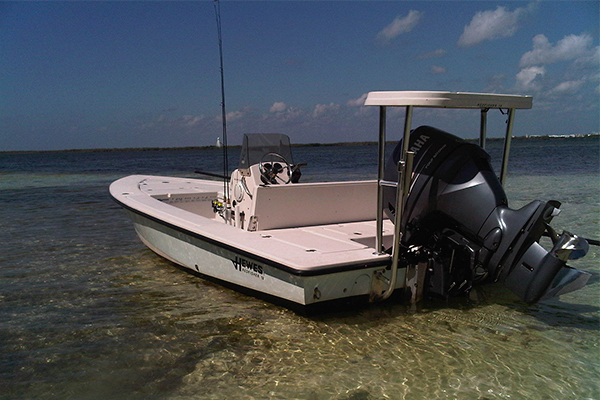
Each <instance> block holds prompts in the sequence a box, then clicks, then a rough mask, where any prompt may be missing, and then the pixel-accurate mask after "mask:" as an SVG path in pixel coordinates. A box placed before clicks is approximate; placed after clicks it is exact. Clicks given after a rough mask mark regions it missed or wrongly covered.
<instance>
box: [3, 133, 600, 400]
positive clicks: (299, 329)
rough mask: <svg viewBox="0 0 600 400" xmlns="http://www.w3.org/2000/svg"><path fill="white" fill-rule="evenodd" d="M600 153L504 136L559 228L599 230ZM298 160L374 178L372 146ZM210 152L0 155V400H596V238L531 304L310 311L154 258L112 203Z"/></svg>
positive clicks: (475, 297) (514, 196)
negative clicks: (125, 184) (124, 185)
mask: <svg viewBox="0 0 600 400" xmlns="http://www.w3.org/2000/svg"><path fill="white" fill-rule="evenodd" d="M599 149H600V146H599V141H598V139H597V138H595V139H577V140H573V139H571V140H552V141H548V140H546V141H544V140H532V141H515V142H513V150H512V151H511V160H512V168H511V169H510V171H509V173H510V174H509V179H508V185H507V192H508V196H509V199H510V201H511V206H513V207H517V206H521V205H524V204H526V203H527V202H529V201H531V200H534V199H541V200H549V199H557V200H560V201H562V203H563V206H562V209H563V212H562V214H561V215H560V216H559V217H557V218H556V219H555V221H554V224H553V225H554V226H555V227H557V228H563V229H567V230H570V231H572V232H576V233H579V234H581V235H583V236H587V237H592V238H599V237H600V226H599V222H600V204H599V199H600V180H599V166H600V162H599ZM489 151H490V153H492V155H493V157H494V158H495V159H497V158H498V157H499V154H500V153H501V148H500V145H499V144H498V143H492V144H491V145H490V147H489ZM294 152H295V158H296V161H306V162H308V164H309V165H308V167H306V168H304V170H303V171H304V176H303V180H304V181H318V180H334V179H358V178H373V177H375V175H376V166H375V164H374V161H375V160H376V146H337V147H298V148H294ZM231 153H232V154H231V163H230V164H231V165H236V164H237V159H236V157H237V154H236V150H232V151H231ZM220 154H221V153H220V152H219V151H217V150H179V151H174V150H164V151H130V152H83V153H37V154H16V155H13V154H0V228H1V229H0V242H1V243H2V250H3V251H2V253H1V254H0V398H1V399H107V398H110V399H137V398H140V399H142V398H143V399H190V398H191V399H194V398H196V399H223V398H228V397H229V398H236V399H311V400H313V399H385V398H390V399H421V398H422V399H455V398H456V399H507V398H512V399H525V398H527V399H530V398H535V399H597V398H600V387H599V382H600V379H599V378H600V346H599V345H600V333H599V330H600V324H599V321H600V319H599V316H600V312H599V310H600V296H599V291H598V288H599V281H600V279H599V277H600V266H599V258H600V252H599V251H598V248H597V247H593V248H592V251H591V252H590V254H588V256H587V257H586V258H584V259H582V260H577V261H574V262H571V265H573V266H574V267H577V268H580V269H583V270H586V271H589V272H591V273H592V278H591V280H590V284H589V285H588V286H587V287H586V288H584V289H582V290H580V291H578V292H575V293H572V294H568V295H565V296H563V297H561V298H560V299H553V300H549V301H546V302H543V303H540V304H537V305H534V306H526V305H524V304H523V303H521V302H520V301H518V300H517V299H516V298H515V297H514V296H513V295H512V294H510V292H508V291H507V290H505V289H503V288H502V287H498V286H495V285H492V286H483V287H480V288H478V289H477V290H475V291H474V292H473V293H472V294H471V296H470V298H469V299H454V300H452V301H451V302H449V303H444V302H435V301H428V302H425V303H423V304H420V305H419V306H418V307H411V306H410V305H407V304H401V303H395V302H388V303H385V304H377V305H372V306H369V307H366V308H363V309H354V310H346V311H343V310H342V311H340V312H337V313H332V314H325V315H319V316H313V317H305V316H301V315H298V314H296V313H294V312H292V311H289V310H287V309H285V308H281V307H279V306H276V305H272V304H270V303H267V302H264V301H262V300H259V299H255V298H252V297H248V296H245V295H242V294H239V293H237V292H234V291H231V290H229V289H226V288H223V287H221V286H219V285H217V284H214V283H210V282H207V281H205V280H202V279H201V278H198V277H196V276H193V275H190V274H187V273H185V272H183V271H181V270H180V269H178V268H176V267H175V266H174V265H173V264H171V263H169V262H168V261H165V260H163V259H161V258H160V257H158V256H156V255H154V254H153V253H152V252H150V251H149V250H147V249H146V248H145V247H144V246H143V245H142V244H141V242H140V241H139V240H138V239H137V237H136V236H135V233H134V231H133V229H132V227H131V224H130V223H129V221H128V220H127V218H126V216H125V214H124V212H123V211H122V210H120V209H119V207H118V206H117V205H116V204H114V203H113V202H112V201H111V200H110V198H109V196H108V189H107V188H108V185H109V184H110V182H111V181H113V180H114V179H117V178H119V177H121V176H123V175H128V174H133V173H149V174H160V175H178V176H192V175H193V174H192V173H191V172H192V171H194V170H195V169H202V170H207V171H213V172H219V171H220V168H221V166H220V165H221V164H220V161H219V160H220V158H219V157H220Z"/></svg>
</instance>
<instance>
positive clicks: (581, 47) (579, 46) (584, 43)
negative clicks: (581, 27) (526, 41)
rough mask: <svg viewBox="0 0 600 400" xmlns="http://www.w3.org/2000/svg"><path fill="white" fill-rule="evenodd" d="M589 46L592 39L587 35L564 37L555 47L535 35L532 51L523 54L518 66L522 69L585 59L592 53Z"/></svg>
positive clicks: (543, 38)
mask: <svg viewBox="0 0 600 400" xmlns="http://www.w3.org/2000/svg"><path fill="white" fill-rule="evenodd" d="M591 45H592V37H591V36H590V35H588V34H582V35H579V36H577V35H569V36H565V37H564V38H562V39H561V40H559V41H558V42H557V43H556V45H553V44H552V43H550V41H549V40H548V38H547V37H546V36H544V35H542V34H540V35H536V36H535V37H534V38H533V50H531V51H528V52H527V53H525V54H523V56H522V57H521V62H520V66H521V67H522V68H523V67H530V66H533V65H545V64H552V63H556V62H559V61H571V60H576V59H578V58H582V57H586V58H587V57H590V52H591V51H592V50H591V49H590V46H591Z"/></svg>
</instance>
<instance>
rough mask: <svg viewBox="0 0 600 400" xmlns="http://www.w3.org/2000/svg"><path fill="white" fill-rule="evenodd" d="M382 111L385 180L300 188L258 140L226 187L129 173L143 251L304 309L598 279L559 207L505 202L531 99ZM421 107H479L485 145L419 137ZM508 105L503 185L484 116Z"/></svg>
mask: <svg viewBox="0 0 600 400" xmlns="http://www.w3.org/2000/svg"><path fill="white" fill-rule="evenodd" d="M365 106H374V107H379V135H378V136H379V137H378V142H379V144H378V157H379V159H378V165H379V167H378V176H377V179H376V180H375V179H374V180H365V181H341V182H319V183H303V182H301V170H300V169H301V167H302V165H301V164H295V163H294V160H293V157H292V148H291V145H290V140H289V138H288V137H287V136H285V135H282V134H247V135H245V136H244V138H243V144H242V150H241V156H240V162H239V166H238V168H237V169H235V170H234V171H233V172H232V173H231V174H230V176H228V177H223V178H224V179H223V181H222V182H219V181H215V180H210V179H197V178H176V177H164V176H146V175H132V176H127V177H124V178H122V179H119V180H117V181H115V182H113V183H112V184H111V185H110V194H111V196H112V198H113V199H114V200H115V201H116V202H117V203H118V204H120V205H121V206H122V207H123V208H124V209H125V210H126V211H127V214H128V215H129V217H130V218H131V220H132V222H133V226H134V228H135V231H136V232H137V235H138V236H139V238H140V239H141V240H142V242H143V243H144V244H145V245H146V246H148V247H149V248H150V249H152V250H153V251H154V252H156V253H157V254H159V255H161V256H163V257H164V258H166V259H168V260H171V261H172V262H174V263H176V264H178V265H180V266H183V267H185V268H187V269H189V270H191V271H194V272H195V273H197V274H200V275H202V276H205V277H207V278H210V279H213V280H217V281H219V282H222V283H224V284H227V285H231V286H233V287H234V288H238V289H240V290H242V291H244V292H250V293H251V294H257V295H265V296H267V297H268V298H271V299H274V300H281V301H284V302H286V303H290V304H293V305H299V306H301V307H304V306H320V305H324V304H325V303H327V302H331V301H337V300H340V299H351V298H352V299H353V298H361V299H365V300H368V301H382V300H385V299H388V298H389V297H390V296H391V294H392V293H393V292H394V291H396V290H402V291H403V292H404V293H405V296H406V297H407V298H409V299H410V301H413V302H417V301H420V300H421V299H422V298H423V297H431V296H433V297H441V298H449V297H452V296H459V295H462V294H466V293H469V291H470V290H471V289H472V287H473V286H474V285H477V284H479V283H483V282H503V283H504V284H505V285H506V286H507V287H508V288H509V289H510V290H512V291H513V292H514V293H515V294H516V295H517V296H518V297H519V298H521V299H522V300H523V301H524V302H526V303H535V302H537V301H540V300H543V299H546V298H549V297H553V296H559V295H561V294H564V293H568V292H571V291H573V290H576V289H579V288H582V287H583V286H584V285H585V284H586V282H587V280H588V278H589V277H590V274H589V273H586V272H583V271H579V270H576V269H574V268H571V267H569V266H568V265H567V264H566V262H567V261H568V260H569V259H575V258H579V257H582V256H583V255H585V253H586V252H587V249H588V243H587V242H586V240H585V239H584V238H581V237H578V236H576V235H573V234H571V233H569V232H563V233H562V234H558V233H557V232H556V231H555V230H554V229H553V228H552V227H551V226H550V222H551V220H552V219H553V217H555V216H557V215H558V213H559V211H560V203H559V202H557V201H554V200H551V201H547V202H545V201H538V200H535V201H532V202H531V203H530V204H528V205H526V206H524V207H522V208H521V209H518V210H513V209H511V208H509V206H508V200H507V198H506V194H505V192H504V189H503V185H504V183H505V181H506V177H507V168H508V159H509V152H510V146H511V138H512V130H513V121H514V115H515V110H517V109H529V108H531V107H532V98H531V97H530V96H516V95H500V94H480V93H456V92H437V91H436V92H431V91H418V92H417V91H400V92H398V91H387V92H370V93H369V94H368V96H367V98H366V100H365ZM389 107H404V108H405V113H406V115H405V123H404V131H403V136H402V139H401V140H400V141H399V143H398V145H397V146H396V148H395V149H394V151H393V153H392V156H391V157H390V159H388V160H386V159H385V154H386V153H385V147H386V119H387V118H386V111H387V109H388V108H389ZM415 107H428V108H446V109H479V110H480V122H481V125H480V130H479V144H475V143H471V142H467V141H465V140H463V139H460V138H459V137H457V136H454V135H451V134H449V133H446V132H443V131H441V130H438V129H436V128H433V127H430V126H421V127H418V128H416V129H414V130H413V129H412V127H411V123H412V114H413V109H414V108H415ZM491 109H500V110H506V112H507V128H506V134H505V137H504V151H503V158H502V164H501V169H500V175H499V177H498V176H497V175H496V173H495V172H494V171H493V169H492V166H491V164H490V157H489V155H488V154H487V153H486V151H485V150H484V149H485V143H486V125H487V113H488V111H489V110H491ZM542 236H548V237H549V238H550V239H551V240H548V242H551V243H550V244H549V245H548V244H547V245H546V246H545V247H544V246H543V245H542V244H540V239H541V238H542Z"/></svg>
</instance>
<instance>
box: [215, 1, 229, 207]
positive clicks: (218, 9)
mask: <svg viewBox="0 0 600 400" xmlns="http://www.w3.org/2000/svg"><path fill="white" fill-rule="evenodd" d="M213 6H214V9H215V17H216V20H217V36H218V40H219V61H220V66H221V120H222V121H223V177H228V176H229V158H228V156H227V114H226V112H225V74H224V73H223V37H222V35H221V2H220V1H219V0H214V2H213ZM228 181H229V178H224V179H223V197H224V203H225V204H228V203H229V186H228V185H227V182H228Z"/></svg>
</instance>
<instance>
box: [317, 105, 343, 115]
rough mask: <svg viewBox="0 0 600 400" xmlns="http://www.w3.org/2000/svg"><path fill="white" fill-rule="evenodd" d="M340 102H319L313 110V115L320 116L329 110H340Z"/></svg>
mask: <svg viewBox="0 0 600 400" xmlns="http://www.w3.org/2000/svg"><path fill="white" fill-rule="evenodd" d="M340 108H341V107H340V105H339V104H335V103H329V104H317V105H316V106H315V109H314V111H313V117H314V118H318V117H320V116H322V115H324V114H327V113H329V112H333V111H338V110H339V109H340Z"/></svg>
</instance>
